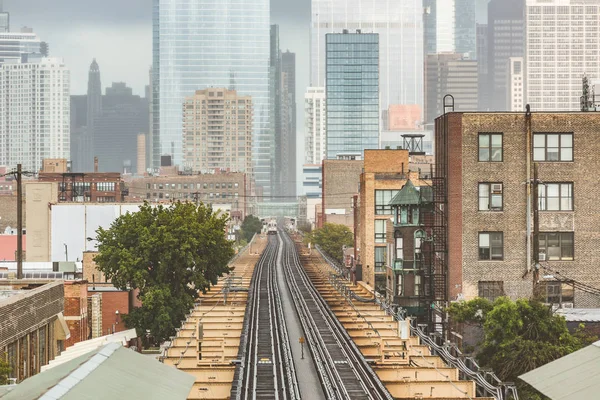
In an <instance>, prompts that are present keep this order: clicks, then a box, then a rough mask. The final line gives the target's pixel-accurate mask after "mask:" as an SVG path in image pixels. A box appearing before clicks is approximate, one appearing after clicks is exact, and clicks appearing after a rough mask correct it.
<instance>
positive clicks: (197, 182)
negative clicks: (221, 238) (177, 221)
mask: <svg viewBox="0 0 600 400" xmlns="http://www.w3.org/2000/svg"><path fill="white" fill-rule="evenodd" d="M246 177H247V175H246V174H243V173H240V172H221V171H215V173H213V174H190V175H183V174H177V175H164V176H163V175H161V176H148V177H140V178H132V179H131V180H130V181H129V182H128V193H129V200H130V201H133V202H141V201H148V202H156V203H161V202H171V201H177V200H180V201H185V200H189V201H196V200H197V201H201V202H203V203H205V204H212V205H213V206H214V207H215V208H217V206H218V208H220V209H225V210H229V211H230V212H231V215H232V217H234V218H238V217H239V218H241V219H243V218H244V216H245V215H246V213H247V210H246V208H247V201H246V200H247V193H249V192H248V191H247V188H248V186H249V185H248V181H247V179H246Z"/></svg>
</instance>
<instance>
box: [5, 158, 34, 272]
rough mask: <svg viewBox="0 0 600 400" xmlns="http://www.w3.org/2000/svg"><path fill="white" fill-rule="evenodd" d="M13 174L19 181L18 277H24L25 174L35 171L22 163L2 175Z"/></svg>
mask: <svg viewBox="0 0 600 400" xmlns="http://www.w3.org/2000/svg"><path fill="white" fill-rule="evenodd" d="M8 175H12V176H13V177H14V179H15V181H17V279H23V175H26V176H33V175H34V173H33V172H28V171H23V169H22V166H21V164H17V169H16V171H15V170H12V171H11V172H7V173H5V174H3V175H0V176H8Z"/></svg>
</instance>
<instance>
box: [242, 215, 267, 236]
mask: <svg viewBox="0 0 600 400" xmlns="http://www.w3.org/2000/svg"><path fill="white" fill-rule="evenodd" d="M241 229H242V237H243V238H244V239H245V240H246V242H250V241H251V240H252V237H253V236H254V234H255V233H260V231H261V229H262V222H260V219H258V218H257V217H255V216H254V215H252V214H251V215H248V216H246V218H244V222H242V227H241Z"/></svg>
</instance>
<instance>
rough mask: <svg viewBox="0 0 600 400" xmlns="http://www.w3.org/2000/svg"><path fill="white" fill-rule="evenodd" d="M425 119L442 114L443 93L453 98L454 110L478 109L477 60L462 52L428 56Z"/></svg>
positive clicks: (428, 119)
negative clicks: (466, 56)
mask: <svg viewBox="0 0 600 400" xmlns="http://www.w3.org/2000/svg"><path fill="white" fill-rule="evenodd" d="M425 74H426V82H427V93H425V98H426V100H427V102H426V108H425V121H426V122H427V123H432V122H433V121H434V120H435V118H437V117H438V116H440V115H442V114H443V113H444V96H445V95H447V94H450V95H452V96H453V97H454V111H477V100H478V99H477V89H478V87H477V86H478V85H477V76H478V71H477V61H476V60H469V59H464V58H463V55H462V54H458V53H442V54H429V55H428V56H427V70H426V71H425Z"/></svg>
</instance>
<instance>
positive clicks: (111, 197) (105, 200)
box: [96, 193, 168, 203]
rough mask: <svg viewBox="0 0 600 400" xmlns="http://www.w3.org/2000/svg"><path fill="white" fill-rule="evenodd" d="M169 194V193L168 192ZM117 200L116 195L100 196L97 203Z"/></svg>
mask: <svg viewBox="0 0 600 400" xmlns="http://www.w3.org/2000/svg"><path fill="white" fill-rule="evenodd" d="M147 195H148V198H150V193H147ZM167 196H168V194H167ZM115 201H116V198H115V196H98V197H96V202H97V203H114V202H115Z"/></svg>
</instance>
